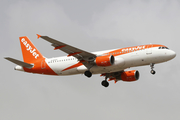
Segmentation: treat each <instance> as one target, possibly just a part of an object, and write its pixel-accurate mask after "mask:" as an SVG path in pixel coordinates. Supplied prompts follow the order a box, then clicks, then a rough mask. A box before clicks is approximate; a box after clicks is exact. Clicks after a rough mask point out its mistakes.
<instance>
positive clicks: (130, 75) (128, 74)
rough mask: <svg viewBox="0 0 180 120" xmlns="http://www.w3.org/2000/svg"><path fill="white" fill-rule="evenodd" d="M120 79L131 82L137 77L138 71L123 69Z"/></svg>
mask: <svg viewBox="0 0 180 120" xmlns="http://www.w3.org/2000/svg"><path fill="white" fill-rule="evenodd" d="M121 79H122V80H123V81H126V82H132V81H136V80H138V79H139V71H137V70H131V71H124V72H123V73H122V74H121Z"/></svg>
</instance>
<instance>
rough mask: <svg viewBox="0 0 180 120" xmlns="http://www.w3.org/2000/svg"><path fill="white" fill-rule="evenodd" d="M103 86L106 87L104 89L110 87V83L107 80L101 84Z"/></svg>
mask: <svg viewBox="0 0 180 120" xmlns="http://www.w3.org/2000/svg"><path fill="white" fill-rule="evenodd" d="M101 85H102V86H104V87H108V86H109V82H108V81H107V80H103V81H102V82H101Z"/></svg>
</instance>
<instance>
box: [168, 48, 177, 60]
mask: <svg viewBox="0 0 180 120" xmlns="http://www.w3.org/2000/svg"><path fill="white" fill-rule="evenodd" d="M169 56H170V57H171V59H173V58H175V57H176V53H175V52H174V51H172V50H171V51H170V52H169Z"/></svg>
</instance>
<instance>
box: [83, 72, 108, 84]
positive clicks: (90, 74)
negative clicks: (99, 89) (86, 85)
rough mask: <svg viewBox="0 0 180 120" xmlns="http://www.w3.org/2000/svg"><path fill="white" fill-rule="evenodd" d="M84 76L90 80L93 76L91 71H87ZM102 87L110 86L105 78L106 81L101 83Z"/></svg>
mask: <svg viewBox="0 0 180 120" xmlns="http://www.w3.org/2000/svg"><path fill="white" fill-rule="evenodd" d="M84 75H85V76H86V77H88V78H90V77H91V76H92V73H91V72H90V71H89V70H87V71H85V72H84ZM101 85H102V86H104V87H108V86H109V82H108V81H107V77H106V78H105V80H103V81H102V82H101Z"/></svg>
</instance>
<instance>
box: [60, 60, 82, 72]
mask: <svg viewBox="0 0 180 120" xmlns="http://www.w3.org/2000/svg"><path fill="white" fill-rule="evenodd" d="M82 62H85V61H84V60H82V61H79V62H78V63H76V64H75V65H72V66H70V67H68V68H66V69H64V70H62V71H66V70H69V69H73V68H76V67H79V66H81V65H83V64H82Z"/></svg>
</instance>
